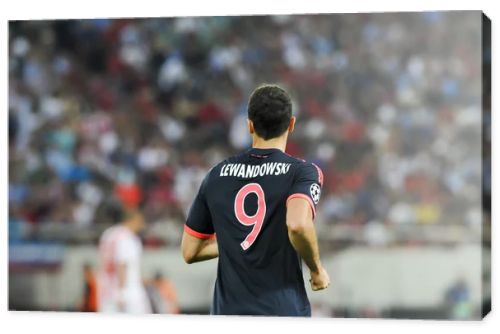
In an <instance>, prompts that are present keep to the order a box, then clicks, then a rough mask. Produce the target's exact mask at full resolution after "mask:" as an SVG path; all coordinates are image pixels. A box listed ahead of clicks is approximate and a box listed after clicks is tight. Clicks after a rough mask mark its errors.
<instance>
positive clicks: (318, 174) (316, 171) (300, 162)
mask: <svg viewBox="0 0 500 334" xmlns="http://www.w3.org/2000/svg"><path fill="white" fill-rule="evenodd" d="M288 157H289V158H290V159H291V161H293V164H292V165H293V166H294V169H295V175H298V176H310V177H312V178H315V179H317V180H318V182H319V183H320V185H323V171H322V170H321V168H320V167H319V166H318V164H316V163H314V162H312V161H307V160H304V159H301V158H297V157H293V156H290V155H289V156H288Z"/></svg>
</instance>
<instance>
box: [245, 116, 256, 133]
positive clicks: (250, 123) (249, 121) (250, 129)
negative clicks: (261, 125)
mask: <svg viewBox="0 0 500 334" xmlns="http://www.w3.org/2000/svg"><path fill="white" fill-rule="evenodd" d="M247 126H248V132H250V134H251V135H253V134H254V132H255V128H254V127H253V122H252V121H251V120H249V119H247Z"/></svg>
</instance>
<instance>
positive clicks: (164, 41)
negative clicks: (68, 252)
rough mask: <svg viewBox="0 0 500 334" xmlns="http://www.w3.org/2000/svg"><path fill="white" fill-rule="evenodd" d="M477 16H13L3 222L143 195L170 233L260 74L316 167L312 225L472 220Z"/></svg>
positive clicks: (93, 227)
mask: <svg viewBox="0 0 500 334" xmlns="http://www.w3.org/2000/svg"><path fill="white" fill-rule="evenodd" d="M478 15H479V14H478ZM479 24H480V21H479V20H478V18H477V17H476V16H474V15H470V13H469V14H465V13H460V12H458V13H445V12H427V13H417V14H415V13H400V14H390V13H388V14H376V15H375V14H343V15H297V16H257V17H204V18H190V17H183V18H150V19H114V20H111V19H94V20H57V21H19V22H11V23H10V25H9V238H10V239H11V240H29V239H37V238H42V236H43V235H44V234H43V231H44V229H45V228H46V229H48V230H50V229H53V230H57V229H58V228H62V229H63V230H64V231H69V232H67V233H66V232H65V233H63V234H61V235H59V236H58V237H59V238H65V237H67V236H68V235H70V234H71V233H74V234H75V235H76V237H75V241H79V240H80V239H79V238H83V237H84V236H85V235H87V234H85V233H84V232H85V231H100V230H102V228H103V227H101V226H105V225H106V224H110V223H113V222H116V221H117V220H119V219H120V217H119V216H120V214H119V212H120V209H121V208H123V207H139V208H140V209H141V210H142V211H143V212H144V215H145V217H146V220H147V222H148V229H147V231H146V240H147V242H148V243H150V244H166V245H177V244H178V243H179V241H180V236H181V233H182V224H183V223H184V219H185V215H186V212H187V210H188V209H189V206H190V204H191V201H192V199H193V198H194V195H195V193H196V191H197V189H198V186H199V184H200V182H201V180H202V178H203V177H204V175H205V173H206V172H207V171H208V170H209V169H210V168H211V166H213V165H214V164H216V163H217V162H218V161H220V160H222V159H223V158H224V157H226V156H228V155H231V154H234V153H236V152H239V151H241V150H244V149H246V148H247V147H249V145H250V137H249V136H248V134H247V131H246V102H247V99H248V96H249V94H250V93H251V91H252V90H253V88H255V87H256V85H258V84H260V83H263V82H274V83H279V84H281V85H282V86H283V87H284V88H285V89H287V90H288V91H289V93H290V94H291V96H292V98H293V104H294V105H293V109H294V113H295V115H296V116H297V117H298V126H297V129H296V132H295V133H294V134H293V135H292V136H291V138H290V142H289V145H288V147H287V151H288V153H290V154H292V155H294V156H298V157H301V158H304V159H306V160H309V161H313V162H315V163H316V164H318V165H319V166H320V167H321V168H322V170H323V172H324V175H325V185H324V189H323V192H322V198H321V201H320V204H319V208H318V210H319V214H318V216H317V217H318V218H317V221H318V222H317V224H318V228H320V229H322V231H324V233H321V234H320V235H321V236H322V238H327V239H328V238H335V237H338V236H339V235H340V236H343V235H344V234H343V233H344V232H345V233H347V234H345V238H346V239H347V241H349V240H351V239H352V238H351V237H350V235H351V234H349V233H350V232H349V231H351V232H352V231H355V235H356V238H361V239H360V240H356V242H363V243H368V244H371V245H374V246H385V245H387V244H392V243H398V242H403V239H399V238H398V237H397V236H398V234H397V233H396V234H394V233H392V232H394V231H396V232H398V231H403V232H404V231H406V230H408V229H411V228H413V227H415V226H416V227H418V226H435V227H438V228H444V229H445V230H444V231H446V232H445V234H449V233H448V231H449V230H447V228H455V227H459V228H460V229H462V230H465V231H466V235H467V236H470V235H478V238H479V231H480V226H481V90H480V89H481V63H480V61H481V59H480V57H481V45H480V42H481V39H480V36H479V34H480V31H481V30H480V27H479ZM332 231H335V233H333V232H332ZM412 231H413V230H412ZM70 232H71V233H70ZM360 232H361V233H360ZM412 233H413V232H412ZM424 234H425V233H424ZM49 235H50V234H49ZM412 235H415V234H412ZM96 238H97V236H93V235H92V234H90V237H89V239H88V240H87V241H92V240H93V241H95V239H96ZM350 238H351V239H350ZM478 240H479V239H478ZM80 241H81V240H80ZM351 241H352V240H351ZM404 242H411V240H406V239H405V240H404Z"/></svg>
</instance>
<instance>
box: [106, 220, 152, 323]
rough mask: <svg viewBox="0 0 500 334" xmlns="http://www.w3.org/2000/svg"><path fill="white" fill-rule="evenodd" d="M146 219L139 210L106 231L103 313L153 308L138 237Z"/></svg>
mask: <svg viewBox="0 0 500 334" xmlns="http://www.w3.org/2000/svg"><path fill="white" fill-rule="evenodd" d="M143 227H144V218H143V217H142V215H141V214H140V213H139V212H137V211H132V212H127V213H126V217H125V220H124V222H123V223H121V224H119V225H116V226H112V227H110V228H108V229H107V230H106V231H104V233H103V235H102V236H101V239H100V241H99V257H100V268H99V275H98V291H99V295H98V304H99V312H106V313H116V312H123V313H135V314H144V313H150V312H151V307H150V304H149V300H148V297H147V294H146V290H145V288H144V286H143V284H142V277H141V255H142V243H141V240H140V239H139V237H138V236H137V234H138V233H139V232H140V231H141V230H142V229H143Z"/></svg>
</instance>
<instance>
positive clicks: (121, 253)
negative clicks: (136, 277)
mask: <svg viewBox="0 0 500 334" xmlns="http://www.w3.org/2000/svg"><path fill="white" fill-rule="evenodd" d="M134 251H135V247H134V243H133V242H132V240H131V239H130V238H127V237H125V236H122V237H121V238H118V240H117V241H116V253H115V261H116V263H118V264H127V263H128V262H129V261H130V260H131V259H132V258H134V257H135V252H134Z"/></svg>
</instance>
